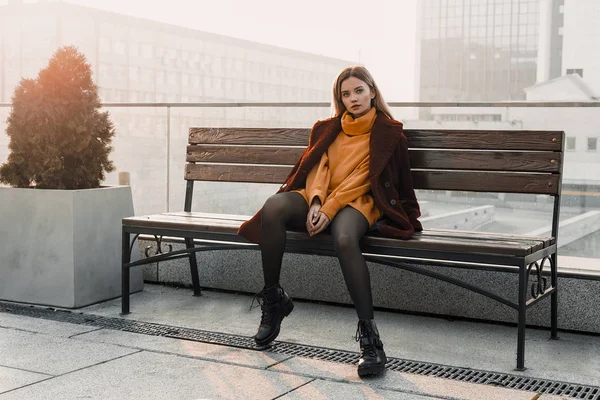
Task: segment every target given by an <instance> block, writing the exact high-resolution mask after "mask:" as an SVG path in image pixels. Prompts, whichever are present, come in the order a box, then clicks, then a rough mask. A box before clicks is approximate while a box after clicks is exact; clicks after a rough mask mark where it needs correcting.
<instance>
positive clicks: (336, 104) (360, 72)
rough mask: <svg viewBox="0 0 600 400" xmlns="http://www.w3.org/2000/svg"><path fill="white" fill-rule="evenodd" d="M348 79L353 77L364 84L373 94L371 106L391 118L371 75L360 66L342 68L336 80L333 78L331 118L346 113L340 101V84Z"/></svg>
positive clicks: (390, 113)
mask: <svg viewBox="0 0 600 400" xmlns="http://www.w3.org/2000/svg"><path fill="white" fill-rule="evenodd" d="M350 77H355V78H357V79H360V80H361V81H363V82H364V83H366V84H367V86H369V88H370V89H371V91H373V92H374V93H375V97H374V98H373V99H372V100H371V106H373V107H375V108H376V109H378V110H380V111H382V112H383V113H384V114H385V115H387V117H388V118H393V117H392V112H391V110H390V106H388V104H387V103H386V102H385V100H384V99H383V96H382V95H381V91H380V90H379V88H378V87H377V84H376V83H375V79H373V75H371V73H370V72H369V71H368V70H367V69H366V68H365V67H363V66H362V65H353V66H351V67H347V68H344V69H343V70H342V72H340V73H339V75H338V76H337V78H335V81H334V83H333V102H332V104H331V109H332V110H331V111H332V116H333V117H338V116H340V115H342V114H343V113H344V111H346V106H345V105H344V102H343V101H342V82H344V81H345V80H346V79H348V78H350Z"/></svg>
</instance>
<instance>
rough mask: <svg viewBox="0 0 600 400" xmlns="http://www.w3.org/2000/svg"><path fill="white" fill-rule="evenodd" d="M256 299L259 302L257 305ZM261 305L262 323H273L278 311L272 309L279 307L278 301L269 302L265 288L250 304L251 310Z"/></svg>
mask: <svg viewBox="0 0 600 400" xmlns="http://www.w3.org/2000/svg"><path fill="white" fill-rule="evenodd" d="M255 301H256V303H257V305H256V306H254V302H255ZM259 306H260V309H261V311H262V313H261V316H260V324H261V325H263V324H267V325H272V324H273V321H274V320H275V317H276V313H275V312H273V311H272V310H273V309H274V308H276V307H277V303H274V304H269V303H268V302H267V296H266V294H265V291H264V289H263V290H261V291H259V292H258V293H256V294H255V295H254V298H253V299H252V303H251V304H250V310H252V309H253V308H256V307H259Z"/></svg>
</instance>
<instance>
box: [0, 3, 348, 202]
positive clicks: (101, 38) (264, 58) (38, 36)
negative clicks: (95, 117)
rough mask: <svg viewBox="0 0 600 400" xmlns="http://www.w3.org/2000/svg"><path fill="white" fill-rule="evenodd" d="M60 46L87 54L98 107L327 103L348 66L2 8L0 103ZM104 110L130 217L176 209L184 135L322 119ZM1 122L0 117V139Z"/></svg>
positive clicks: (53, 6) (48, 6)
mask: <svg viewBox="0 0 600 400" xmlns="http://www.w3.org/2000/svg"><path fill="white" fill-rule="evenodd" d="M199 20H201V18H199ZM63 45H75V46H77V47H78V48H79V50H80V51H81V52H82V53H84V54H85V56H86V57H87V59H88V61H89V63H90V64H91V66H92V69H93V73H94V79H95V81H96V83H97V84H98V86H99V89H100V97H101V99H102V101H103V102H105V103H106V102H108V103H111V102H113V103H114V102H119V103H188V102H192V103H203V102H230V103H234V102H253V101H257V102H262V101H264V102H297V101H318V102H329V101H330V100H331V89H330V88H331V87H332V83H333V80H334V79H335V77H336V75H337V74H338V73H339V71H340V70H341V69H342V68H343V67H346V66H348V65H350V64H352V63H351V62H350V61H345V60H340V59H334V58H329V57H324V56H318V55H314V54H309V53H305V52H300V51H294V50H289V49H284V48H280V47H276V46H269V45H264V44H260V43H255V42H250V41H246V40H241V39H236V38H232V37H227V36H223V35H217V34H211V33H206V32H202V31H199V30H193V29H188V28H183V27H178V26H173V25H168V24H164V23H160V22H154V21H149V20H144V19H140V18H135V17H131V16H126V15H120V14H115V13H111V12H106V11H101V10H96V9H93V8H89V7H82V6H78V5H74V4H69V3H65V2H37V3H33V4H27V3H25V4H22V2H20V1H14V2H11V3H9V4H8V5H5V6H0V102H5V103H8V102H10V101H11V97H12V93H13V91H14V88H15V86H16V85H17V84H18V83H19V81H20V80H21V78H22V77H25V78H34V77H35V76H36V75H37V73H38V71H39V70H40V68H43V67H45V66H46V65H47V63H48V60H49V59H50V57H51V56H52V53H53V52H54V51H55V50H56V49H57V48H58V47H60V46H63ZM106 109H107V110H108V111H109V112H110V114H111V118H112V120H113V122H114V123H115V128H116V132H117V135H116V136H115V138H114V140H113V145H114V151H113V153H112V154H111V158H112V159H113V160H114V162H115V165H116V167H117V171H116V172H114V173H111V174H109V175H108V177H107V184H116V183H117V182H118V173H119V172H129V173H130V177H131V186H132V190H133V196H134V201H135V203H134V204H135V206H136V213H137V214H147V213H154V212H162V211H164V210H165V209H169V208H170V207H171V206H172V207H173V209H180V208H181V205H182V204H183V195H184V193H185V181H184V179H183V170H184V160H185V148H186V143H187V138H188V130H189V128H190V127H192V126H206V127H227V126H229V127H253V126H257V127H310V126H311V125H312V124H313V123H314V122H315V121H316V120H318V119H323V118H326V117H328V116H329V110H328V109H327V108H323V107H321V108H316V107H314V108H309V107H290V108H275V107H256V108H248V107H244V108H201V107H189V108H173V109H171V110H170V111H167V109H166V108H165V107H135V108H134V107H106ZM7 112H8V109H7V108H4V109H1V110H0V113H2V114H4V113H7ZM167 113H169V116H167ZM5 120H6V115H0V130H1V131H4V126H5V125H4V121H5ZM132 151H133V153H132ZM132 154H134V156H132ZM7 157H8V137H7V136H6V135H0V163H2V162H4V160H5V159H6V158H7ZM205 190H211V191H213V194H214V196H213V198H214V199H215V202H222V203H223V204H236V203H237V204H242V203H243V202H245V200H244V198H246V199H247V198H248V191H247V190H245V189H244V188H241V189H239V190H237V189H235V190H234V189H230V188H219V189H213V188H212V187H211V188H205ZM265 191H272V189H271V188H266V189H265ZM165 193H166V195H165ZM198 197H200V196H198Z"/></svg>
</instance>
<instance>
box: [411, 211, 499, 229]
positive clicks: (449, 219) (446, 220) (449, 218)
mask: <svg viewBox="0 0 600 400" xmlns="http://www.w3.org/2000/svg"><path fill="white" fill-rule="evenodd" d="M495 213H496V209H495V208H494V206H490V205H486V206H480V207H472V208H467V209H465V210H458V211H453V212H449V213H445V214H438V215H433V216H431V217H424V218H419V220H420V221H421V224H423V227H425V228H426V229H432V228H437V229H454V230H461V231H471V230H475V229H477V228H478V227H479V226H481V225H484V224H486V223H488V222H490V221H492V220H493V219H494V215H495Z"/></svg>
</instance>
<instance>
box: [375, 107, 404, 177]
mask: <svg viewBox="0 0 600 400" xmlns="http://www.w3.org/2000/svg"><path fill="white" fill-rule="evenodd" d="M396 124H398V122H396ZM401 126H402V125H400V127H401ZM394 127H395V126H394V125H392V120H390V119H389V118H387V117H386V116H385V115H384V114H383V113H382V112H381V111H378V112H377V119H376V120H375V124H373V130H372V131H371V139H370V142H369V145H370V147H371V154H370V160H369V178H374V177H377V176H379V175H380V174H381V172H382V171H383V169H384V168H385V166H386V165H387V164H388V161H389V159H390V157H391V156H392V154H393V153H394V150H395V149H396V146H397V145H398V141H399V139H400V136H399V135H398V133H397V131H394Z"/></svg>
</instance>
